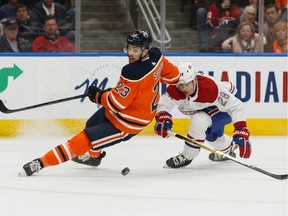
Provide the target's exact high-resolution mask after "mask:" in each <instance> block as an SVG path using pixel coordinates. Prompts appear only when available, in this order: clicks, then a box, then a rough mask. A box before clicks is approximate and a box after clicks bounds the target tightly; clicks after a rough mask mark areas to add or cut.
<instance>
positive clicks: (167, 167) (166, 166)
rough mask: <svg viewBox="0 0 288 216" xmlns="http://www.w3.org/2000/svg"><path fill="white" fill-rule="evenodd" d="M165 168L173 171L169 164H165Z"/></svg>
mask: <svg viewBox="0 0 288 216" xmlns="http://www.w3.org/2000/svg"><path fill="white" fill-rule="evenodd" d="M163 168H165V169H171V167H169V166H168V165H167V164H165V165H164V166H163Z"/></svg>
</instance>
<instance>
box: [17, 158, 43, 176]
mask: <svg viewBox="0 0 288 216" xmlns="http://www.w3.org/2000/svg"><path fill="white" fill-rule="evenodd" d="M42 168H43V163H42V161H41V160H40V159H39V158H38V159H35V160H33V161H31V162H29V163H27V164H25V165H24V166H23V170H24V171H25V172H20V173H19V175H21V176H23V175H27V176H31V175H32V174H33V173H35V172H37V173H38V172H39V171H40V170H41V169H42Z"/></svg>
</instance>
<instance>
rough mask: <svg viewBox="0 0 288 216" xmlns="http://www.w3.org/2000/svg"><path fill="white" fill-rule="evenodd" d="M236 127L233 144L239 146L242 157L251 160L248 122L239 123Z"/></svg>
mask: <svg viewBox="0 0 288 216" xmlns="http://www.w3.org/2000/svg"><path fill="white" fill-rule="evenodd" d="M234 127H235V130H234V133H233V144H236V145H238V146H239V152H240V157H244V158H249V157H250V155H251V152H252V148H251V142H250V140H249V136H250V132H249V130H248V129H247V128H246V122H244V123H243V122H237V123H235V124H234Z"/></svg>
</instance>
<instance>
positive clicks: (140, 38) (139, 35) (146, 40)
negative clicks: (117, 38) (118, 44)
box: [127, 30, 152, 49]
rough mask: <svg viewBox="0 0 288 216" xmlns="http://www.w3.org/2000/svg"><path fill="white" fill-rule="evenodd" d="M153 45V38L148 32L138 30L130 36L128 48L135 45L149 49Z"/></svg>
mask: <svg viewBox="0 0 288 216" xmlns="http://www.w3.org/2000/svg"><path fill="white" fill-rule="evenodd" d="M151 43H152V36H151V34H150V33H149V32H148V31H143V30H136V31H134V32H132V33H131V34H129V35H128V37H127V46H128V45H133V46H138V47H141V48H145V49H146V48H149V47H150V45H151Z"/></svg>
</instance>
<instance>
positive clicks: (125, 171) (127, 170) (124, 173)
mask: <svg viewBox="0 0 288 216" xmlns="http://www.w3.org/2000/svg"><path fill="white" fill-rule="evenodd" d="M129 172H130V169H129V168H128V167H125V168H124V169H123V170H122V171H121V174H122V175H123V176H125V175H127V174H128V173H129Z"/></svg>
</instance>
